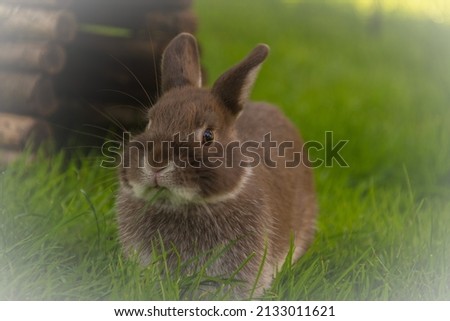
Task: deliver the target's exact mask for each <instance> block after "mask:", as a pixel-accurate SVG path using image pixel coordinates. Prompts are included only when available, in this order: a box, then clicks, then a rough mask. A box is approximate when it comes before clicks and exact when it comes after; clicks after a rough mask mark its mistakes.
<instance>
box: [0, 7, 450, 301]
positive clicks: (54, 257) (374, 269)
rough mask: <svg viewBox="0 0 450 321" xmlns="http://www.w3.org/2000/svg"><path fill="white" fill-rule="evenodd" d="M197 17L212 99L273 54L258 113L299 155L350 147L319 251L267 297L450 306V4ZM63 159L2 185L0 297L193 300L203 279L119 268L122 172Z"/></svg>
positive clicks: (213, 12) (334, 177) (231, 10)
mask: <svg viewBox="0 0 450 321" xmlns="http://www.w3.org/2000/svg"><path fill="white" fill-rule="evenodd" d="M195 10H196V12H197V13H198V16H199V32H198V38H199V42H200V44H201V48H202V57H203V64H204V65H205V67H206V70H207V71H208V75H209V83H210V84H212V83H213V81H214V80H215V79H216V78H217V77H218V76H219V75H220V74H221V73H222V72H223V71H225V70H226V69H227V68H228V67H230V66H231V65H233V64H234V63H236V62H237V61H239V60H240V59H241V58H242V57H244V56H245V55H246V54H247V53H248V52H249V51H250V50H251V49H252V48H253V46H255V45H256V44H257V43H260V42H264V43H267V44H268V45H269V46H270V47H271V54H270V56H269V58H268V60H267V61H266V62H265V64H264V66H263V68H262V70H261V72H260V75H259V78H258V81H257V83H256V86H255V88H254V92H253V95H252V97H253V99H255V100H265V101H270V102H272V103H275V104H277V105H279V106H280V108H281V109H282V110H283V111H284V112H285V113H286V114H287V115H288V116H289V117H290V119H291V120H292V121H293V122H294V123H295V124H296V125H297V126H298V127H299V128H300V130H301V132H302V134H303V136H304V138H305V139H306V140H317V141H320V142H324V138H325V132H326V131H332V132H333V133H334V138H335V140H336V141H337V140H339V139H343V140H348V141H349V142H348V144H347V145H346V146H345V147H344V149H343V150H342V153H341V155H342V156H343V157H344V159H345V160H346V161H347V163H348V164H349V167H348V168H342V167H339V166H337V165H336V164H335V165H334V166H332V167H320V168H317V169H316V170H315V177H316V184H317V191H318V198H319V203H320V216H319V222H318V231H317V237H316V240H315V242H314V244H313V246H312V247H311V248H310V250H309V251H308V252H307V254H306V255H305V256H304V257H303V258H301V259H300V261H299V262H298V263H297V264H294V265H293V266H288V265H286V266H284V267H283V269H282V271H281V272H280V274H279V275H278V277H277V278H276V279H275V281H274V284H273V287H272V288H271V289H270V290H269V291H268V292H267V293H266V295H265V298H267V299H289V300H449V299H450V251H449V250H448V249H449V245H450V18H449V14H450V3H449V1H445V0H442V1H439V0H434V1H433V0H428V1H425V0H423V1H420V0H409V1H408V0H404V1H400V0H397V1H388V0H386V1H381V0H380V1H370V0H366V1H363V0H359V1H358V0H354V1H351V0H342V1H331V0H329V1H313V0H310V1H306V0H305V1H296V0H285V1H281V0H280V1H276V0H259V1H250V0H247V1H244V0H241V1H229V0H228V1H226V0H218V1H207V0H197V1H195ZM316 156H318V157H325V156H326V155H323V154H321V153H319V152H318V153H317V155H316ZM63 158H64V155H58V156H57V157H55V158H54V159H53V160H52V162H51V164H49V163H48V162H46V161H42V162H40V163H35V164H33V165H25V164H24V162H22V163H21V162H19V163H17V164H15V165H14V166H11V167H9V168H8V169H7V170H6V171H4V172H2V173H1V176H0V179H1V181H0V186H1V194H0V197H1V198H0V199H1V203H0V204H1V205H0V216H1V221H0V232H1V237H0V278H1V279H0V289H1V290H0V298H2V299H94V300H96V299H121V300H128V299H136V300H140V299H147V300H153V299H173V300H178V299H183V298H186V291H187V290H186V289H192V288H195V284H197V283H196V282H197V281H198V279H195V278H194V279H192V278H191V279H187V278H183V277H182V276H180V277H179V278H176V279H172V280H168V279H161V275H160V274H159V273H158V267H149V268H147V269H141V268H139V267H138V266H136V265H135V264H133V263H132V262H124V261H123V260H122V258H121V256H120V248H119V246H118V242H117V234H116V226H115V221H114V216H115V211H114V193H115V190H116V186H117V184H116V183H117V180H116V174H115V172H114V171H107V170H105V169H102V168H100V167H99V162H100V160H101V158H100V157H98V155H96V154H93V155H92V157H90V158H82V159H75V160H72V161H71V162H70V163H69V164H68V165H67V164H66V165H64V166H63ZM217 298H221V297H220V296H218V297H217Z"/></svg>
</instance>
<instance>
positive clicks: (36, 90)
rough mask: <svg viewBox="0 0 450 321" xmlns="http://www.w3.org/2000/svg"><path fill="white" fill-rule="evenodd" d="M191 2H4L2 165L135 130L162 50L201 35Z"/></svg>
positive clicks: (0, 10)
mask: <svg viewBox="0 0 450 321" xmlns="http://www.w3.org/2000/svg"><path fill="white" fill-rule="evenodd" d="M191 2H192V1H191V0H0V163H2V162H3V163H4V162H5V160H6V159H8V160H9V159H11V158H13V157H12V156H11V155H17V154H19V152H20V150H21V149H23V148H24V146H25V145H27V144H29V143H30V141H33V142H34V145H35V146H39V145H40V144H42V143H43V142H44V141H45V140H46V139H47V138H48V137H57V138H59V140H60V141H59V143H60V144H61V143H62V144H65V143H66V141H67V138H68V137H71V141H75V142H81V140H82V137H83V136H84V137H92V136H96V137H103V136H105V132H106V131H107V130H109V129H110V128H109V127H114V126H115V127H122V129H123V127H124V128H126V129H127V130H129V129H133V128H136V127H139V126H140V124H141V123H142V122H143V119H144V117H143V114H144V113H145V112H144V111H145V109H146V108H147V107H148V106H150V105H151V102H152V101H154V100H155V98H156V97H157V95H158V92H157V91H158V82H159V73H158V72H159V65H160V59H161V54H162V51H163V49H164V47H165V46H166V45H167V43H168V42H169V41H170V40H171V39H172V38H173V37H174V36H175V35H177V34H178V33H180V32H182V31H186V32H191V33H194V32H195V31H196V18H195V15H194V14H193V12H192V10H191V9H190V7H191ZM90 128H91V129H92V128H102V130H103V131H102V130H100V131H99V132H96V133H94V132H92V131H91V130H90ZM55 133H56V134H55ZM74 133H81V136H78V137H77V138H75V139H73V137H72V136H73V134H74ZM97 143H98V142H97ZM5 155H8V156H5Z"/></svg>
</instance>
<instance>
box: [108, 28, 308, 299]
mask: <svg viewBox="0 0 450 321" xmlns="http://www.w3.org/2000/svg"><path fill="white" fill-rule="evenodd" d="M267 54H268V47H267V46H265V45H259V46H258V47H256V48H255V49H254V50H253V51H252V52H251V53H250V54H249V56H247V57H246V58H245V59H244V60H243V61H242V62H241V63H239V64H238V65H236V66H235V67H233V68H232V69H230V70H229V71H228V72H226V73H225V74H224V75H222V76H221V77H220V78H219V79H218V80H217V81H216V83H215V84H214V86H213V88H212V89H211V90H208V89H203V88H199V84H200V83H201V79H200V71H199V70H200V69H199V66H200V64H199V62H198V50H197V45H196V41H195V38H193V37H192V36H191V35H188V34H181V35H179V36H177V37H176V38H175V39H174V40H172V42H171V43H170V44H169V46H168V48H167V49H166V51H165V53H164V57H163V62H162V84H163V90H164V94H163V96H162V97H161V98H160V99H159V101H158V102H157V103H156V104H155V105H154V106H153V107H152V108H151V109H150V110H149V127H148V128H147V130H146V131H144V132H143V133H142V134H140V135H138V136H136V137H134V139H133V142H131V143H130V144H128V145H127V146H125V148H124V153H125V154H127V153H129V154H130V155H131V156H130V158H129V159H128V160H126V161H125V162H124V163H125V164H126V165H128V166H127V167H129V168H122V169H121V171H120V182H121V184H120V190H119V194H118V197H117V210H118V222H119V230H120V238H121V241H122V244H123V247H124V250H125V252H126V253H128V254H129V253H132V252H133V251H137V253H138V254H139V256H140V258H141V261H142V263H143V264H147V263H149V260H150V258H151V251H152V249H153V248H152V246H153V244H154V242H155V241H156V242H157V241H158V240H159V239H161V240H162V241H163V245H164V246H165V248H166V249H171V248H175V249H176V252H177V253H178V255H179V257H180V258H181V260H182V261H187V260H189V259H191V258H193V257H196V256H199V255H201V254H202V253H205V252H207V251H210V250H212V249H215V248H218V247H221V246H227V245H229V244H230V243H232V244H233V245H231V246H230V248H229V249H228V250H227V251H225V253H224V254H223V255H222V256H220V257H219V259H218V260H217V261H216V262H215V263H214V264H212V265H211V266H209V268H208V271H207V272H208V273H209V274H210V275H214V276H223V277H227V276H228V277H229V276H230V275H231V274H232V273H233V272H234V271H235V270H236V269H237V268H238V267H239V266H240V264H241V263H242V262H243V261H244V260H245V259H246V258H248V257H249V256H252V258H251V259H250V261H249V262H248V264H247V265H245V266H244V268H243V269H242V270H241V271H240V272H239V273H238V274H237V278H238V279H240V280H242V281H244V282H245V283H244V284H243V285H242V286H240V287H239V288H238V290H237V292H238V293H236V295H237V296H238V297H242V296H246V295H247V294H248V290H249V289H250V288H251V287H252V285H253V282H255V278H256V273H257V271H258V269H259V266H260V264H261V260H262V257H263V255H264V252H265V251H267V255H266V262H265V265H264V269H263V273H262V275H261V278H260V280H259V282H258V290H257V292H256V293H257V294H261V293H262V289H264V288H266V287H267V286H268V285H270V282H271V279H272V275H273V273H274V272H275V270H276V269H277V268H278V267H280V265H281V264H282V263H283V262H284V260H285V257H286V255H287V253H288V250H289V246H290V240H291V237H294V245H295V248H296V251H295V254H294V260H297V259H298V257H300V255H301V254H302V253H303V252H304V251H305V250H306V249H307V247H308V246H309V244H310V243H311V241H312V238H313V235H314V230H315V217H316V201H315V193H314V184H313V178H312V173H311V170H310V169H308V168H307V167H305V166H304V165H300V166H299V167H296V168H286V167H285V166H284V163H282V165H283V166H278V167H276V168H270V167H268V166H266V165H264V163H261V164H259V165H258V166H256V167H254V168H252V169H248V168H243V167H240V166H238V165H239V162H240V161H241V160H245V159H246V158H245V155H242V154H241V153H239V152H236V153H235V154H233V156H234V158H233V162H232V164H231V165H232V166H231V168H227V167H226V166H224V165H222V166H220V167H218V168H214V169H213V168H207V167H206V166H204V165H202V163H201V162H199V160H203V161H205V158H206V155H207V154H208V153H209V152H211V150H213V148H214V147H215V146H217V145H216V144H218V143H221V144H222V145H226V144H227V143H229V142H232V141H238V142H244V141H256V142H261V141H262V139H263V137H264V135H265V134H266V133H268V132H270V133H271V135H272V140H274V141H277V142H282V141H293V142H294V149H293V150H292V149H289V150H287V155H285V156H284V157H282V156H278V155H276V154H275V151H273V153H272V159H273V160H279V161H280V160H281V161H283V160H284V158H287V159H292V153H293V151H297V152H300V151H301V149H302V140H301V138H300V135H299V133H298V131H297V129H296V128H295V127H294V126H293V125H292V124H291V123H290V122H289V121H288V120H287V119H286V117H285V116H283V114H282V113H281V112H280V111H279V110H278V109H277V108H276V107H274V106H271V105H268V104H264V103H249V102H247V98H248V95H249V92H250V88H251V86H252V84H253V82H254V79H255V76H256V73H257V70H258V68H259V66H260V65H261V63H262V62H263V61H264V59H265V58H266V56H267ZM206 128H211V129H213V131H214V142H212V143H210V144H206V145H204V146H203V147H201V153H200V154H199V153H193V152H192V151H193V148H194V146H197V145H198V144H199V143H200V141H199V140H201V135H202V131H203V130H204V129H206ZM176 133H180V135H181V137H182V138H187V137H189V134H191V133H195V135H196V136H195V135H194V136H195V137H196V138H195V139H194V140H190V141H187V142H185V143H178V142H176V141H175V143H174V144H175V145H176V144H181V145H182V144H184V145H186V147H187V148H186V150H185V151H183V152H175V154H177V155H174V154H170V155H169V157H166V156H165V153H164V148H161V147H159V145H158V143H159V142H161V141H170V142H174V137H173V135H175V134H176ZM199 133H200V138H199V136H198V135H199ZM147 141H151V142H154V143H155V145H154V146H152V147H149V148H148V149H145V150H144V151H142V150H139V148H141V149H142V146H143V145H145V142H147ZM141 143H142V144H141ZM196 144H197V145H196ZM184 145H183V146H184ZM133 146H134V147H135V148H134V147H133ZM136 146H137V147H136ZM139 146H140V147H139ZM256 152H257V153H258V154H259V155H260V157H261V158H264V157H265V155H263V151H262V149H258V150H257V151H256ZM143 153H144V154H145V153H147V155H148V154H153V155H156V156H155V159H160V160H161V161H162V162H161V163H158V162H154V161H150V166H146V167H145V168H138V166H137V165H138V163H139V162H140V161H142V160H143V159H142V158H143V157H145V156H142V154H143ZM175 156H177V157H179V158H180V159H183V160H186V161H188V163H189V164H191V165H192V166H187V167H186V168H178V167H176V166H169V165H170V162H171V161H173V158H174V157H175ZM230 156H231V155H225V158H226V159H230ZM266 156H267V155H266ZM193 165H195V166H193ZM159 171H160V172H159ZM158 173H161V174H158ZM158 175H159V176H158ZM244 178H246V179H244ZM157 179H159V183H158V184H162V185H163V186H164V187H165V188H164V189H163V191H164V192H163V193H162V194H160V195H159V197H151V196H149V195H155V193H154V192H155V191H157V190H159V189H158V188H157V187H158V186H159V185H157V186H156V187H155V185H154V184H156V183H150V182H156V180H157ZM152 184H153V185H152ZM147 192H148V194H146V193H147ZM149 200H151V202H149ZM206 260H207V258H206V257H203V258H202V259H200V262H198V264H205V262H206ZM168 261H169V262H168V263H169V265H170V266H173V267H174V266H175V265H176V262H177V256H176V255H175V254H172V255H169V257H168ZM194 269H195V267H194V266H191V267H190V268H188V269H187V270H186V271H185V272H186V273H191V272H192V271H193V270H194Z"/></svg>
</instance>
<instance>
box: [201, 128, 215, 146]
mask: <svg viewBox="0 0 450 321" xmlns="http://www.w3.org/2000/svg"><path fill="white" fill-rule="evenodd" d="M213 140H214V132H213V130H212V129H210V128H207V129H206V130H205V131H204V132H203V144H206V143H210V142H212V141H213Z"/></svg>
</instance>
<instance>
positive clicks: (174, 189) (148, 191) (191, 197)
mask: <svg viewBox="0 0 450 321" xmlns="http://www.w3.org/2000/svg"><path fill="white" fill-rule="evenodd" d="M130 186H131V190H130V192H131V194H133V196H134V197H136V198H138V199H141V200H144V201H146V202H148V203H150V204H158V203H164V204H172V205H174V206H177V205H185V204H189V203H196V202H198V201H199V191H198V188H193V187H184V186H183V187H182V186H162V185H159V184H150V185H148V184H142V183H138V182H130Z"/></svg>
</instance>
